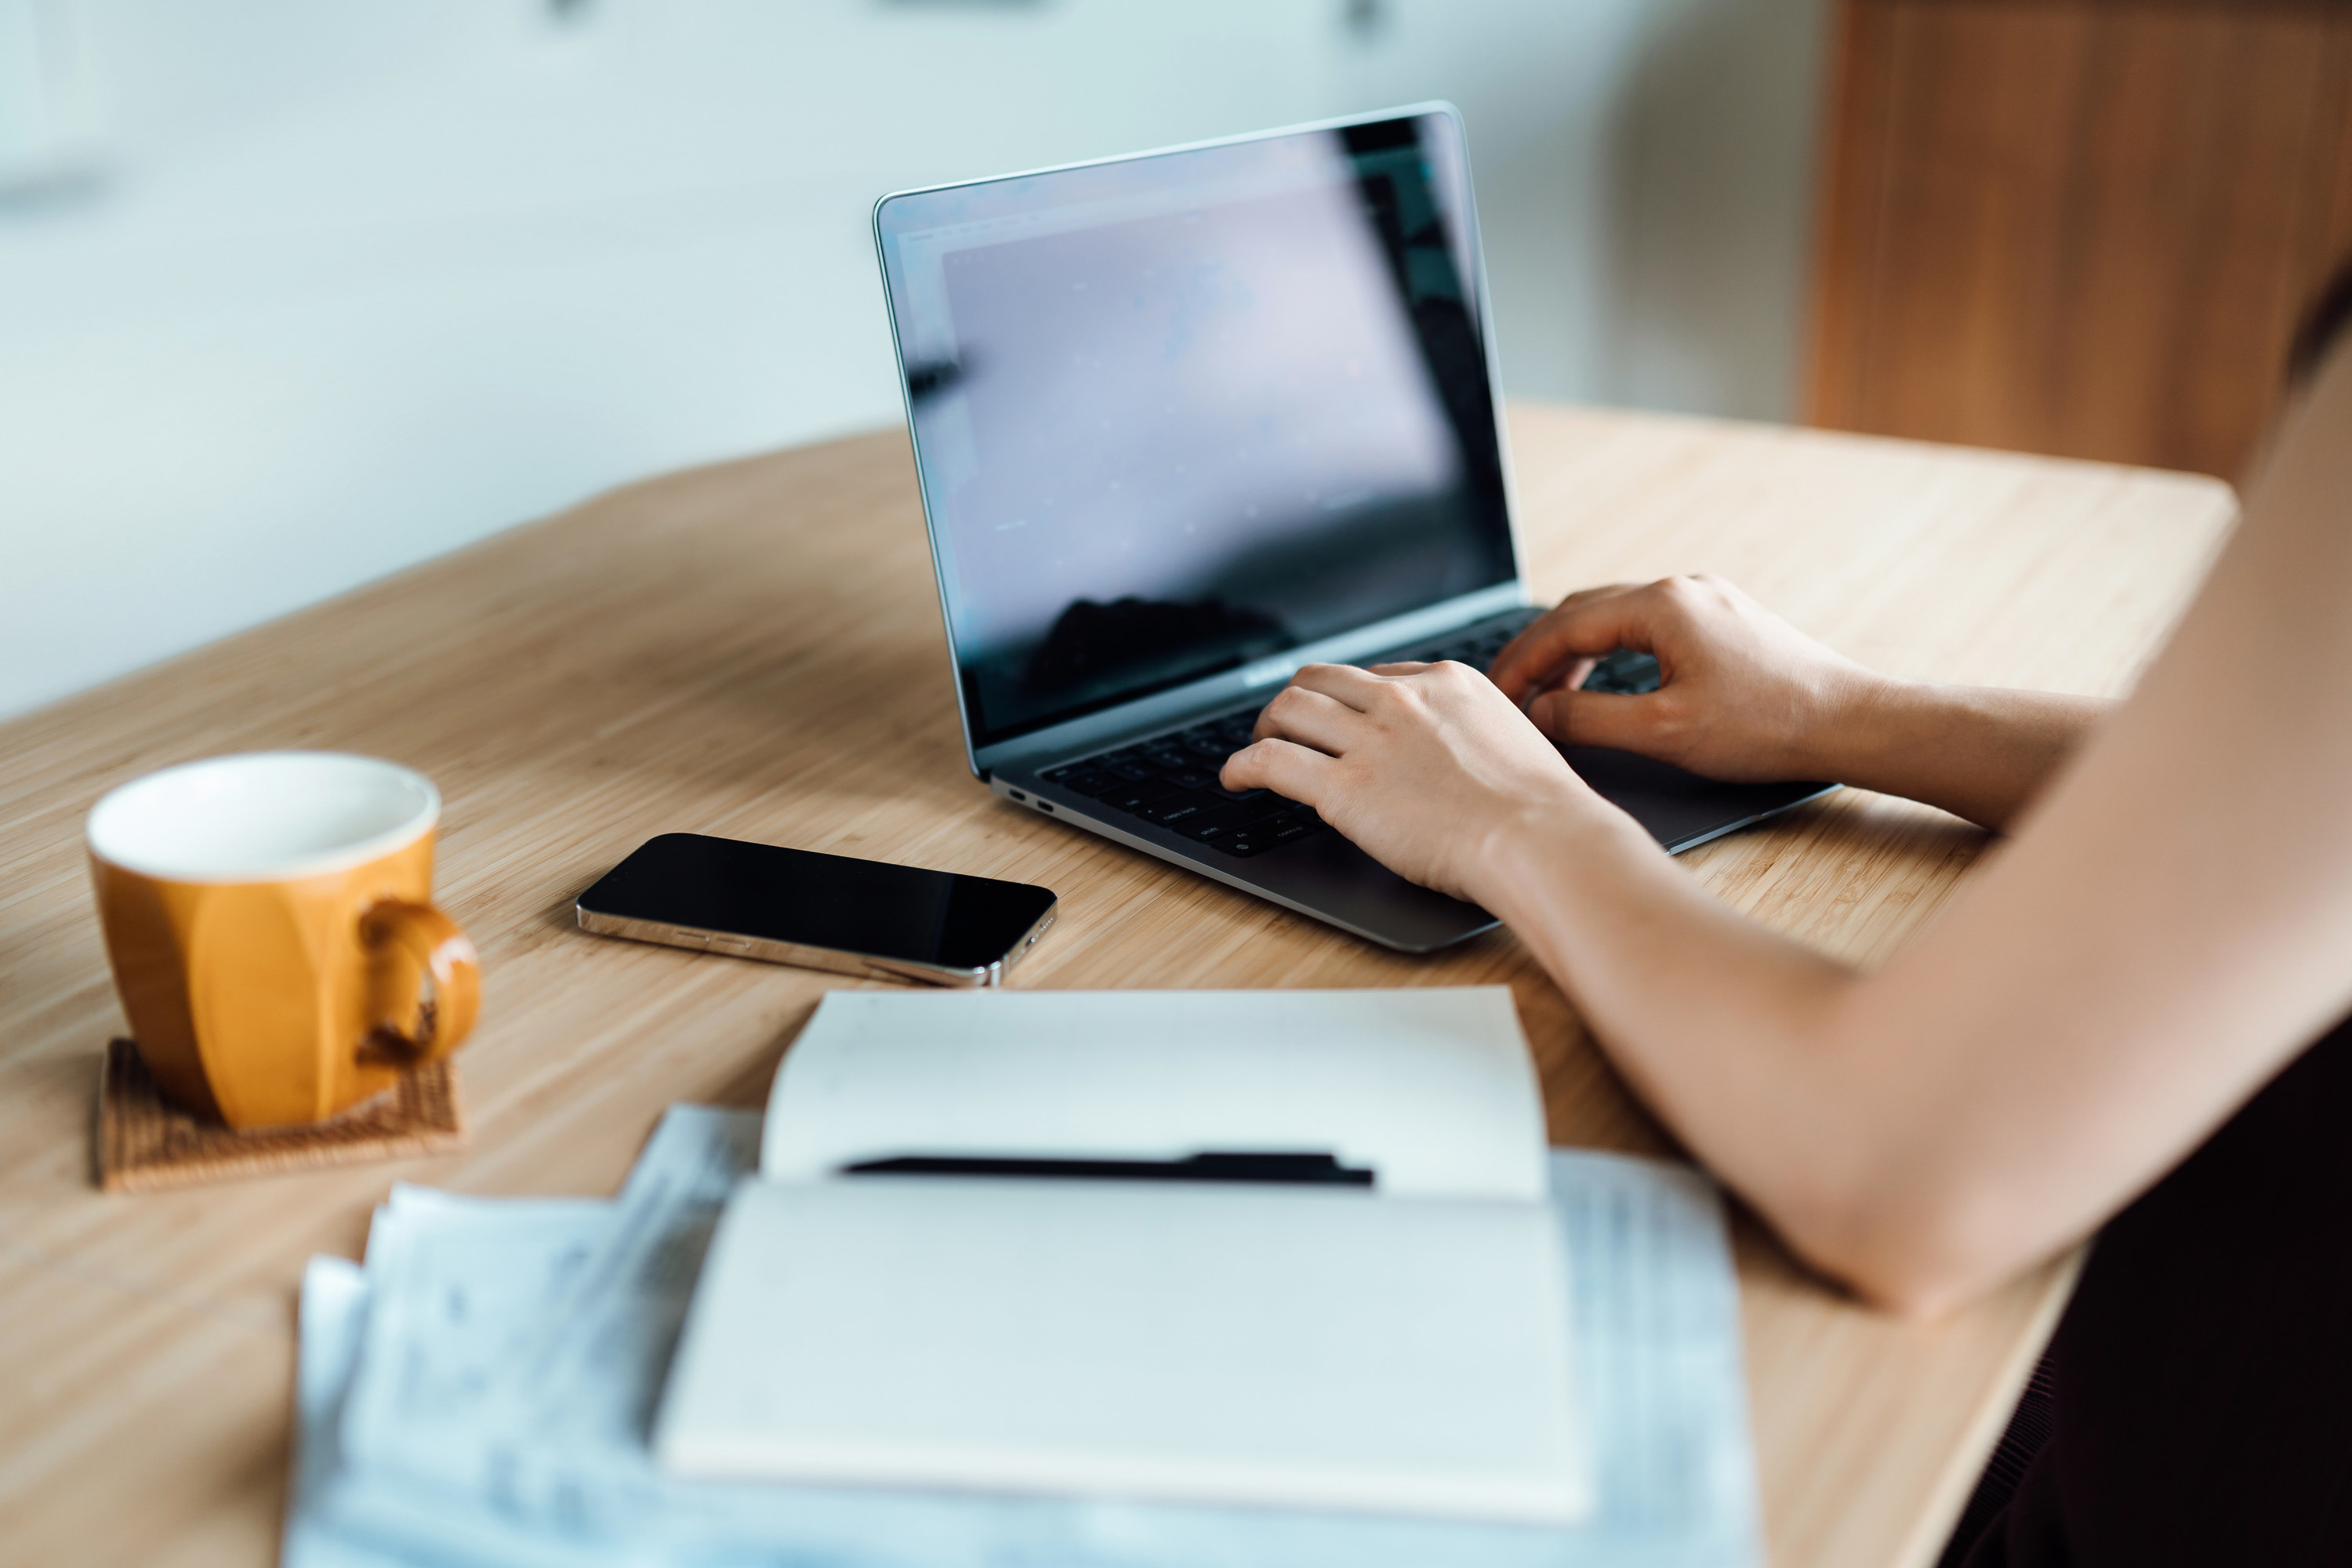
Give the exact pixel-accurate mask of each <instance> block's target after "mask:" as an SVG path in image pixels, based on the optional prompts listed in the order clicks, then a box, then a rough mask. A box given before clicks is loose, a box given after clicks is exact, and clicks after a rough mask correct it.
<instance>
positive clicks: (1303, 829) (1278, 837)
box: [1251, 811, 1323, 844]
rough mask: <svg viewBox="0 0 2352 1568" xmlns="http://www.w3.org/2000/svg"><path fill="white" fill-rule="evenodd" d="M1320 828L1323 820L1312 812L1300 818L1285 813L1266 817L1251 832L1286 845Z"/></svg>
mask: <svg viewBox="0 0 2352 1568" xmlns="http://www.w3.org/2000/svg"><path fill="white" fill-rule="evenodd" d="M1322 826H1323V819H1322V818H1321V817H1319V816H1315V815H1314V814H1313V813H1312V812H1309V813H1308V814H1307V816H1299V815H1298V814H1297V813H1296V812H1291V811H1286V812H1282V813H1280V814H1279V815H1277V816H1269V817H1267V818H1266V819H1265V821H1264V822H1261V823H1259V824H1258V825H1257V826H1255V827H1254V828H1253V829H1252V830H1251V831H1253V832H1255V833H1263V834H1265V836H1266V837H1268V838H1271V839H1273V840H1274V841H1275V842H1276V844H1287V843H1289V842H1290V841H1291V840H1293V839H1295V838H1304V837H1307V835H1308V834H1310V833H1314V832H1317V831H1318V830H1319V829H1321V827H1322Z"/></svg>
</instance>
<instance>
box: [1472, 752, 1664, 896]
mask: <svg viewBox="0 0 2352 1568" xmlns="http://www.w3.org/2000/svg"><path fill="white" fill-rule="evenodd" d="M1619 826H1633V819H1632V818H1631V817H1628V816H1625V815H1624V814H1623V813H1622V812H1621V811H1619V810H1617V809H1616V808H1615V807H1614V806H1612V805H1609V803H1608V802H1606V801H1604V800H1602V799H1601V796H1600V795H1596V794H1594V793H1593V791H1592V789H1591V786H1590V785H1588V784H1585V783H1584V781H1583V780H1581V779H1579V778H1576V777H1574V776H1573V775H1571V776H1570V778H1569V779H1568V780H1567V781H1566V782H1565V783H1563V784H1562V785H1561V786H1560V787H1559V789H1557V790H1554V791H1549V792H1546V794H1545V795H1542V796H1540V797H1534V796H1531V797H1528V798H1527V799H1524V800H1520V801H1517V802H1515V803H1514V804H1513V805H1511V806H1510V807H1509V808H1508V809H1507V810H1505V811H1503V812H1501V813H1499V814H1497V815H1496V816H1494V817H1493V818H1491V819H1490V820H1489V821H1488V822H1487V823H1486V826H1485V827H1484V828H1483V829H1482V830H1481V831H1480V832H1479V833H1478V834H1477V835H1476V836H1475V837H1474V838H1473V840H1472V841H1471V843H1470V845H1469V850H1470V853H1469V855H1468V856H1467V857H1466V864H1465V866H1464V867H1463V868H1462V869H1463V876H1462V878H1461V882H1462V896H1463V897H1464V898H1465V899H1468V900H1470V901H1471V902H1473V903H1475V904H1477V905H1479V906H1480V907H1482V908H1484V909H1485V910H1486V911H1487V912H1488V913H1490V914H1492V915H1494V916H1495V917H1496V919H1498V920H1501V921H1504V923H1506V924H1515V923H1517V915H1518V910H1519V909H1520V906H1521V905H1523V904H1524V902H1525V900H1526V898H1527V897H1528V895H1531V894H1534V893H1538V892H1540V890H1541V889H1542V885H1543V884H1545V883H1546V882H1547V881H1549V880H1551V879H1556V878H1557V876H1558V875H1559V872H1558V870H1557V869H1556V864H1557V862H1558V861H1559V859H1560V858H1562V857H1565V858H1567V859H1569V860H1570V861H1574V860H1576V859H1578V858H1580V857H1581V856H1583V855H1584V854H1586V853H1589V852H1590V849H1591V847H1592V845H1593V842H1594V841H1595V840H1597V839H1598V838H1601V837H1606V836H1607V835H1608V834H1610V833H1611V832H1612V831H1614V830H1615V829H1616V828H1618V827H1619ZM1634 831H1635V832H1637V833H1638V832H1641V829H1640V828H1639V827H1638V826H1635V827H1634ZM1643 841H1644V842H1645V843H1646V842H1647V841H1648V836H1647V835H1646V834H1644V835H1643Z"/></svg>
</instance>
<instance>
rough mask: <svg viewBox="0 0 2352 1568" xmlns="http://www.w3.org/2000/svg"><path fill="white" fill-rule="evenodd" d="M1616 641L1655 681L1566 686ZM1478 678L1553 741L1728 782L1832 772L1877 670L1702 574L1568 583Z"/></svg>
mask: <svg viewBox="0 0 2352 1568" xmlns="http://www.w3.org/2000/svg"><path fill="white" fill-rule="evenodd" d="M1619 647H1630V648H1634V649H1638V650H1639V651H1641V652H1643V653H1647V654H1651V655H1653V656H1654V657H1655V658H1656V659H1657V661H1658V673H1659V677H1660V681H1661V684H1660V686H1659V688H1658V689H1657V690H1655V691H1653V692H1645V693H1643V694H1641V695H1639V696H1627V695H1622V694H1618V693H1611V692H1600V691H1583V690H1580V689H1578V688H1579V687H1580V685H1581V684H1582V682H1583V680H1584V679H1585V677H1586V676H1588V675H1589V674H1591V670H1592V666H1593V661H1594V660H1595V659H1596V658H1599V657H1600V656H1601V655H1603V654H1606V653H1609V652H1611V651H1612V650H1613V649H1616V648H1619ZM1490 679H1492V680H1493V681H1494V683H1495V684H1496V686H1497V687H1498V688H1500V689H1501V690H1502V692H1503V694H1504V695H1505V696H1506V697H1507V698H1509V699H1510V700H1512V701H1513V702H1515V703H1517V704H1519V705H1520V706H1521V707H1523V708H1524V709H1525V710H1526V711H1527V715H1528V718H1529V719H1531V720H1533V721H1534V722H1535V726H1536V728H1537V729H1538V730H1540V731H1543V733H1545V734H1546V735H1549V736H1550V737H1551V738H1552V739H1553V740H1555V741H1558V742H1560V743H1561V744H1562V745H1579V746H1609V747H1613V748H1615V749H1617V750H1619V751H1626V752H1640V753H1642V754H1643V756H1649V757H1656V758H1658V759H1660V760H1661V761H1664V762H1669V763H1675V764H1677V765H1678V766H1681V767H1685V768H1688V769H1690V770H1691V771H1692V772H1693V773H1703V774H1705V775H1706V777H1708V778H1714V779H1726V780H1732V781H1740V782H1758V781H1763V780H1779V779H1801V778H1819V777H1831V776H1834V769H1833V768H1832V766H1831V763H1830V758H1831V755H1832V752H1834V750H1835V748H1836V745H1837V743H1838V742H1839V739H1840V737H1841V735H1842V734H1843V732H1844V731H1846V730H1847V728H1848V726H1849V724H1850V721H1851V716H1852V715H1853V713H1854V712H1855V710H1857V708H1858V707H1860V706H1861V705H1863V704H1865V703H1867V702H1868V701H1869V700H1871V699H1872V698H1873V696H1874V695H1875V694H1877V693H1879V692H1880V691H1881V689H1883V688H1884V687H1885V686H1886V685H1887V684H1888V683H1887V682H1886V680H1885V678H1884V677H1881V676H1879V675H1876V674H1874V673H1873V672H1872V671H1870V670H1868V669H1865V668H1863V667H1862V666H1861V665H1858V664H1856V663H1854V662H1853V660H1852V659H1849V658H1845V657H1843V655H1840V654H1837V653H1833V652H1832V651H1831V650H1830V649H1828V648H1826V647H1822V645H1821V644H1819V643H1817V642H1815V641H1813V639H1812V638H1811V637H1807V636H1805V635H1804V634H1803V633H1802V632H1800V631H1799V630H1797V629H1796V628H1795V627H1794V626H1790V625H1789V623H1788V622H1786V621H1784V620H1782V619H1781V618H1780V616H1776V615H1774V614H1772V612H1771V611H1769V610H1768V609H1766V608H1764V606H1762V605H1759V604H1758V603H1757V602H1756V601H1755V600H1753V599H1751V598H1749V597H1748V595H1745V594H1743V593H1741V592H1740V591H1739V590H1738V588H1736V587H1733V586H1732V585H1731V584H1729V583H1727V582H1725V581H1724V580H1723V579H1721V578H1719V577H1710V576H1706V575H1699V576H1691V577H1668V578H1665V579H1664V580H1662V581H1660V582H1656V583H1651V584H1644V585H1635V584H1615V585H1612V586H1611V587H1606V588H1588V589H1586V590H1584V591H1583V592H1581V593H1578V594H1570V595H1569V596H1568V597H1567V598H1565V599H1563V600H1561V601H1560V603H1559V607H1558V608H1557V609H1554V610H1552V611H1551V612H1550V613H1549V614H1548V615H1546V616H1544V617H1543V618H1542V619H1541V620H1538V621H1537V622H1536V623H1535V624H1534V625H1533V626H1529V627H1528V629H1527V630H1525V631H1523V632H1521V633H1520V634H1519V635H1518V636H1517V637H1515V638H1513V639H1512V641H1511V642H1510V644H1509V645H1508V646H1507V647H1505V648H1504V649H1503V651H1502V652H1501V653H1500V654H1498V655H1496V658H1495V663H1494V666H1493V668H1492V670H1491V671H1490Z"/></svg>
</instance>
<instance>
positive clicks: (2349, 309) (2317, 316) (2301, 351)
mask: <svg viewBox="0 0 2352 1568" xmlns="http://www.w3.org/2000/svg"><path fill="white" fill-rule="evenodd" d="M2347 327H2352V258H2347V259H2346V261H2345V263H2344V265H2343V266H2341V267H2339V268H2336V277H2335V278H2334V279H2333V280H2331V281H2330V282H2329V283H2328V285H2327V287H2326V289H2322V290H2321V291H2320V295H2319V298H2318V299H2317V300H2314V301H2312V306H2311V309H2310V310H2307V311H2305V313H2304V318H2303V325H2302V326H2301V327H2300V328H2299V329H2297V331H2295V334H2294V348H2292V349H2291V350H2289V351H2288V353H2287V360H2286V380H2287V384H2288V385H2289V386H2300V385H2301V384H2303V383H2305V382H2306V381H2309V380H2310V379H2311V377H2312V375H2313V374H2315V373H2316V372H2317V371H2318V369H2319V365H2320V362H2321V361H2322V360H2325V359H2326V357H2327V351H2328V350H2330V349H2332V348H2334V347H2335V346H2336V340H2337V339H2338V338H2341V337H2342V336H2344V332H2345V329H2346V328H2347Z"/></svg>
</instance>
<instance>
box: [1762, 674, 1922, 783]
mask: <svg viewBox="0 0 2352 1568" xmlns="http://www.w3.org/2000/svg"><path fill="white" fill-rule="evenodd" d="M1935 691H1936V689H1935V688H1934V687H1932V686H1929V685H1927V684H1926V683H1925V682H1921V681H1916V680H1904V679H1898V678H1896V677H1895V676H1891V675H1881V674H1879V673H1878V672H1877V671H1876V670H1873V669H1864V668H1859V667H1857V668H1853V670H1851V671H1847V672H1842V679H1840V680H1839V681H1838V682H1837V683H1836V685H1835V687H1834V688H1833V689H1832V692H1831V693H1830V695H1829V697H1828V700H1826V701H1824V702H1822V704H1821V706H1820V709H1819V710H1818V713H1817V715H1816V718H1815V721H1814V722H1813V723H1812V724H1811V726H1810V728H1809V731H1808V732H1807V734H1806V735H1805V736H1804V738H1803V742H1802V743H1801V746H1800V748H1799V752H1800V755H1799V758H1798V763H1799V765H1798V766H1797V767H1796V768H1795V769H1794V770H1793V772H1794V773H1796V774H1798V775H1800V776H1802V777H1805V778H1814V779H1826V780H1830V781H1832V782H1834V783H1838V784H1858V785H1861V786H1862V787H1864V788H1869V787H1872V782H1871V781H1872V780H1873V779H1874V778H1875V777H1876V776H1877V774H1878V773H1880V771H1881V769H1882V764H1883V763H1884V761H1885V759H1886V758H1887V757H1889V756H1898V755H1901V754H1902V753H1903V752H1904V749H1905V748H1906V746H1907V745H1908V744H1909V743H1910V737H1911V735H1912V734H1913V732H1914V731H1916V729H1917V728H1918V725H1919V721H1920V715H1921V712H1922V710H1923V709H1925V708H1927V707H1931V706H1932V705H1933V704H1934V701H1935Z"/></svg>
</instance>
